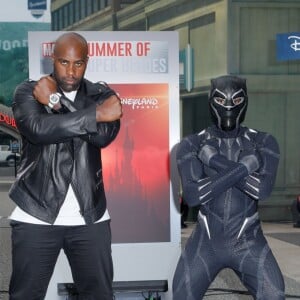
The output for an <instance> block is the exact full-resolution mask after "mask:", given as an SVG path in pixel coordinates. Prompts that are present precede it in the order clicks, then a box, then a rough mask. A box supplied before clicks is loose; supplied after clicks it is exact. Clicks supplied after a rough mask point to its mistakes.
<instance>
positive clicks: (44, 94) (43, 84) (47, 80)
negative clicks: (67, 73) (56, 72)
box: [32, 75, 57, 105]
mask: <svg viewBox="0 0 300 300" xmlns="http://www.w3.org/2000/svg"><path fill="white" fill-rule="evenodd" d="M56 92H57V84H56V81H55V80H54V79H53V78H52V77H51V76H49V75H48V76H44V77H41V79H40V80H38V81H37V83H36V85H35V86H34V89H33V92H32V94H33V96H34V98H35V99H36V100H37V101H38V102H40V103H41V104H43V105H48V103H49V96H50V94H53V93H56Z"/></svg>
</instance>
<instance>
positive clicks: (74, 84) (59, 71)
mask: <svg viewBox="0 0 300 300" xmlns="http://www.w3.org/2000/svg"><path fill="white" fill-rule="evenodd" d="M52 59H53V66H54V71H53V74H54V77H55V79H56V81H57V84H58V86H59V87H60V88H61V89H62V90H63V91H65V92H71V91H75V90H77V89H78V87H79V85H80V83H81V80H82V78H83V76H84V73H85V70H86V66H87V62H88V57H87V55H86V51H84V49H83V48H82V47H75V45H73V44H71V45H66V46H64V47H62V46H61V47H59V49H57V51H55V54H53V57H52Z"/></svg>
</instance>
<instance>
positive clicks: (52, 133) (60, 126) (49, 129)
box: [12, 81, 107, 144]
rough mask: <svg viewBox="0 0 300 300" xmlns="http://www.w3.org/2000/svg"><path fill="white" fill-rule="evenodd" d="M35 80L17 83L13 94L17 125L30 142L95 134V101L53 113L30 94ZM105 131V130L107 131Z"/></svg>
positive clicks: (46, 141) (36, 142) (49, 141)
mask: <svg viewBox="0 0 300 300" xmlns="http://www.w3.org/2000/svg"><path fill="white" fill-rule="evenodd" d="M34 84H35V82H34V81H25V82H23V83H22V84H20V85H19V86H18V87H17V88H16V90H15V93H14V99H13V105H12V109H13V114H14V118H15V121H16V125H17V128H18V130H19V132H20V134H21V135H23V136H25V137H26V138H27V139H28V140H29V141H30V142H31V143H33V144H54V143H60V142H64V141H66V140H68V139H71V138H73V137H78V136H81V135H87V134H91V135H96V134H97V133H98V128H97V123H96V108H95V105H96V104H92V105H89V106H88V107H87V108H84V109H82V110H80V111H75V112H71V113H66V114H53V113H49V112H48V110H47V109H48V107H45V106H44V105H41V104H40V103H38V101H36V100H35V99H34V97H33V95H32V91H33V86H34ZM106 133H107V132H106Z"/></svg>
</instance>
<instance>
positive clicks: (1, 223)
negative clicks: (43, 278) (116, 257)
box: [0, 178, 300, 300]
mask: <svg viewBox="0 0 300 300" xmlns="http://www.w3.org/2000/svg"><path fill="white" fill-rule="evenodd" d="M10 184H11V180H10V179H9V178H7V180H3V178H2V179H1V182H0V216H4V218H0V300H8V295H7V290H8V282H9V276H10V273H11V265H10V263H11V249H10V227H9V224H8V220H7V219H6V218H5V216H8V215H9V214H10V212H11V211H12V209H13V204H12V202H11V201H9V200H8V197H7V191H8V188H9V186H10ZM187 224H188V227H187V228H185V229H182V246H183V247H184V245H185V242H186V240H187V238H188V237H189V236H190V234H191V232H192V230H193V228H194V225H195V224H194V223H187ZM263 230H264V233H265V235H266V237H267V239H268V242H269V245H270V247H271V249H272V251H273V253H274V255H275V257H276V259H277V261H278V263H279V266H280V268H281V270H282V272H283V274H284V280H285V285H286V299H287V300H288V299H299V300H300V228H294V227H293V226H292V224H291V223H263ZM204 299H205V300H250V299H253V298H252V297H251V296H249V295H248V293H247V291H246V290H245V288H244V287H243V286H242V285H241V283H240V281H239V279H238V278H237V277H236V275H235V274H234V273H233V272H232V271H231V270H229V269H226V270H223V271H222V272H221V273H220V274H219V275H218V276H217V278H216V279H215V281H214V282H213V283H212V285H211V286H210V288H209V290H208V292H207V293H206V296H205V297H204ZM24 300H30V299H24ZM183 300H184V299H183ZM268 300H269V299H268ZM270 300H272V299H270Z"/></svg>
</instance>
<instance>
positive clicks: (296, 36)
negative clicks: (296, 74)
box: [276, 32, 300, 61]
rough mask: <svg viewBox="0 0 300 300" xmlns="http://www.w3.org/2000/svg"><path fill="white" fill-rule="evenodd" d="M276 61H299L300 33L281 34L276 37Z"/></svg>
mask: <svg viewBox="0 0 300 300" xmlns="http://www.w3.org/2000/svg"><path fill="white" fill-rule="evenodd" d="M276 45H277V47H276V48H277V60H279V61H288V60H297V59H300V33H299V32H292V33H281V34H277V35H276Z"/></svg>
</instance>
